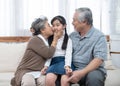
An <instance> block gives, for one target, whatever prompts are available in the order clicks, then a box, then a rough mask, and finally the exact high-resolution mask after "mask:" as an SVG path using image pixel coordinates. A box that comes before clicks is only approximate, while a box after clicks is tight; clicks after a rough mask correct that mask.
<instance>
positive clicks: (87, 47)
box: [68, 8, 107, 86]
mask: <svg viewBox="0 0 120 86" xmlns="http://www.w3.org/2000/svg"><path fill="white" fill-rule="evenodd" d="M72 24H73V26H74V28H75V32H73V33H71V34H70V38H71V39H72V42H73V63H74V65H75V69H76V70H75V71H74V72H73V74H72V75H71V77H70V78H69V80H68V81H69V82H72V83H79V84H80V86H104V81H105V78H106V70H105V68H104V60H106V57H107V43H106V37H105V36H104V34H103V33H102V32H100V31H99V30H97V29H96V28H95V27H94V26H93V18H92V12H91V10H90V9H89V8H78V9H76V10H75V13H74V16H73V22H72Z"/></svg>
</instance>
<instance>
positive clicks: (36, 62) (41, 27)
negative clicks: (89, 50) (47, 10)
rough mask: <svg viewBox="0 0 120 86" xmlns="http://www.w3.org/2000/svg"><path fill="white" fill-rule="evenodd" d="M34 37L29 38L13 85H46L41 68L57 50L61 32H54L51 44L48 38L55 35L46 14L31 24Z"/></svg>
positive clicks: (12, 81) (12, 82)
mask: <svg viewBox="0 0 120 86" xmlns="http://www.w3.org/2000/svg"><path fill="white" fill-rule="evenodd" d="M31 32H32V34H33V37H32V38H31V39H30V40H29V42H28V45H27V48H26V51H25V54H24V56H23V58H22V60H21V62H20V64H19V66H18V67H17V70H16V72H15V77H14V78H13V79H12V80H11V85H12V86H44V85H40V83H41V81H40V80H41V79H40V78H41V77H40V75H41V72H40V71H41V69H42V68H43V66H44V63H45V61H46V60H47V59H49V58H51V57H52V56H53V54H54V52H55V47H56V44H57V40H58V38H59V35H61V33H60V32H57V31H56V32H55V33H54V39H53V41H52V44H51V45H50V46H49V44H48V42H47V39H48V37H49V36H51V35H53V31H52V28H51V26H50V25H49V23H48V19H47V18H46V17H44V16H42V17H40V18H38V19H36V20H35V21H34V22H33V23H32V25H31Z"/></svg>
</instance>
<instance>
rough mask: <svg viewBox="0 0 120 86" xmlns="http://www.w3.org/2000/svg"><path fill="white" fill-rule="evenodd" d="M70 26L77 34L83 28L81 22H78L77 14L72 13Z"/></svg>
mask: <svg viewBox="0 0 120 86" xmlns="http://www.w3.org/2000/svg"><path fill="white" fill-rule="evenodd" d="M72 24H73V26H74V29H75V30H76V31H78V32H79V31H81V30H82V28H83V27H82V22H80V21H79V20H78V13H77V12H75V13H74V16H73V21H72Z"/></svg>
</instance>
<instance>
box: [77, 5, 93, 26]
mask: <svg viewBox="0 0 120 86" xmlns="http://www.w3.org/2000/svg"><path fill="white" fill-rule="evenodd" d="M76 12H77V13H78V14H79V16H78V20H79V21H80V22H84V21H87V24H88V25H92V24H93V18H92V11H91V10H90V9H89V8H87V7H85V8H78V9H76Z"/></svg>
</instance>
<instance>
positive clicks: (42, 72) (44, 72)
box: [41, 66, 48, 75]
mask: <svg viewBox="0 0 120 86" xmlns="http://www.w3.org/2000/svg"><path fill="white" fill-rule="evenodd" d="M47 69H48V67H47V66H44V67H43V68H42V70H41V74H43V75H45V74H46V70H47Z"/></svg>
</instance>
